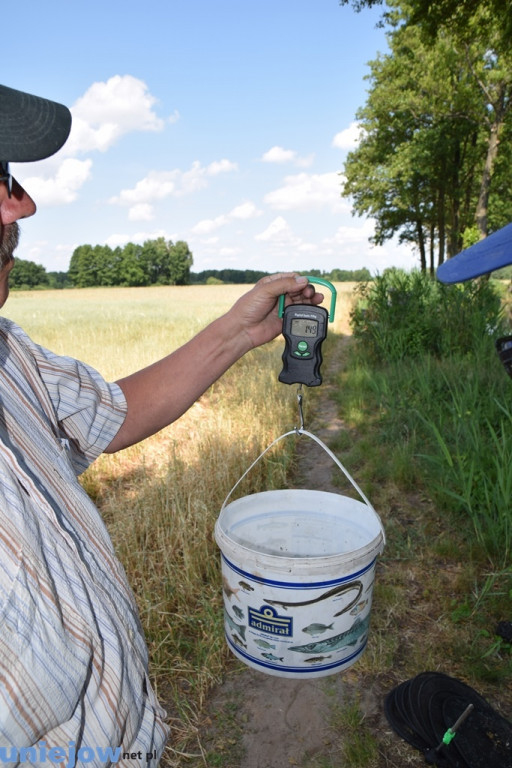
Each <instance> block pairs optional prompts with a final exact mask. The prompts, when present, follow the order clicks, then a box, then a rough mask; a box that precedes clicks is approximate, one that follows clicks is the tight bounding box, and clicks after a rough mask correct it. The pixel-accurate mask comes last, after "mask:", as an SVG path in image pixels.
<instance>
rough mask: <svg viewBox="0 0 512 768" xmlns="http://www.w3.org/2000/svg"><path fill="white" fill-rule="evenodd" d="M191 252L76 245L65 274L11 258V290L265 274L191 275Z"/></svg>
mask: <svg viewBox="0 0 512 768" xmlns="http://www.w3.org/2000/svg"><path fill="white" fill-rule="evenodd" d="M192 263H193V257H192V253H191V251H190V250H189V247H188V245H187V243H185V242H184V241H178V242H177V243H176V244H173V243H172V242H170V241H169V242H166V241H165V240H164V239H163V238H159V239H157V240H148V241H147V242H145V243H144V244H143V245H134V244H133V243H128V245H126V246H125V247H124V248H115V249H112V248H109V247H108V246H106V245H95V246H91V245H81V246H79V247H78V248H76V249H75V251H74V253H73V256H72V257H71V261H70V265H69V271H68V272H47V271H46V269H45V268H44V267H43V266H42V265H41V264H36V263H35V262H33V261H27V260H25V259H18V258H17V259H16V261H15V265H14V269H13V270H12V272H11V275H10V280H9V282H10V286H11V288H14V289H25V290H26V289H30V288H40V287H43V288H89V287H93V286H115V285H119V286H144V285H190V284H207V283H237V284H243V283H249V284H252V283H255V282H256V281H257V280H259V279H260V278H261V277H264V276H265V275H267V274H269V273H268V272H263V271H260V270H253V269H245V270H243V269H209V270H204V271H202V272H196V273H194V272H192V271H191V269H190V268H191V266H192ZM307 274H309V275H311V276H313V277H323V278H325V279H326V280H332V281H333V282H344V281H364V280H370V279H371V274H370V272H369V270H368V269H366V268H363V269H356V270H343V269H334V270H332V271H331V272H323V271H321V270H319V269H311V270H310V271H309V272H307Z"/></svg>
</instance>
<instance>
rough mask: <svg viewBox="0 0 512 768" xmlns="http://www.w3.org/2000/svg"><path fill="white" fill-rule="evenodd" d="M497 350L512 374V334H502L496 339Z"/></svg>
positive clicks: (506, 368) (507, 370) (507, 369)
mask: <svg viewBox="0 0 512 768" xmlns="http://www.w3.org/2000/svg"><path fill="white" fill-rule="evenodd" d="M496 350H497V352H498V355H499V358H500V360H501V362H502V363H503V365H504V366H505V370H506V372H507V373H508V375H509V376H512V336H502V337H501V339H497V340H496Z"/></svg>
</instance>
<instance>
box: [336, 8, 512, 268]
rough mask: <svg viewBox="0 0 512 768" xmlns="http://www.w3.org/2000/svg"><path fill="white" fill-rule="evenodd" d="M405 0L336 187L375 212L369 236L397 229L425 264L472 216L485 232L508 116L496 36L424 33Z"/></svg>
mask: <svg viewBox="0 0 512 768" xmlns="http://www.w3.org/2000/svg"><path fill="white" fill-rule="evenodd" d="M401 8H404V9H406V10H405V11H401V10H400V9H401ZM408 8H409V6H408V5H406V3H403V2H401V3H396V9H395V11H394V12H393V13H389V14H388V16H387V19H388V22H389V23H390V24H391V25H392V27H393V29H392V32H391V33H390V35H389V41H390V50H391V53H390V54H388V55H386V56H381V57H380V58H379V59H378V60H377V61H375V62H372V63H371V76H370V79H371V81H372V88H371V90H370V94H369V98H368V102H367V105H366V106H365V107H364V108H363V109H361V110H360V111H359V113H358V117H359V119H360V123H361V127H362V138H361V142H360V144H359V147H358V148H357V149H356V150H355V151H354V152H352V153H351V154H350V155H349V156H348V158H347V163H346V166H345V172H346V178H347V181H346V184H345V186H344V194H350V195H352V196H353V198H354V210H355V212H357V213H359V214H363V213H366V214H370V215H372V216H374V217H375V219H376V222H377V226H376V234H375V238H374V239H375V242H378V243H381V242H383V241H384V240H385V239H387V238H389V237H391V236H393V235H394V234H397V233H398V234H399V238H400V240H401V241H402V242H404V241H405V242H413V243H414V244H415V245H416V246H417V247H418V249H419V252H420V262H421V266H422V269H426V265H427V255H428V256H429V259H430V269H431V271H433V270H434V250H435V245H436V244H437V247H438V263H442V261H443V260H444V258H445V256H446V255H448V256H451V255H453V254H454V253H456V252H457V251H458V250H459V249H460V247H461V246H462V238H463V233H464V231H465V230H466V229H467V228H469V227H472V226H474V224H475V222H476V223H477V226H478V228H479V232H480V233H481V235H485V234H486V233H487V226H488V208H489V200H490V199H491V197H492V183H494V184H495V186H498V184H501V186H502V187H503V178H506V179H507V183H508V184H509V185H510V182H511V178H510V172H509V170H508V168H509V167H510V166H508V167H506V166H505V165H500V164H498V163H497V159H498V155H497V149H498V143H499V142H498V139H499V135H500V132H501V133H504V132H505V131H506V130H507V121H508V122H509V121H510V103H511V98H510V95H511V94H510V76H511V74H512V67H511V65H510V55H509V54H508V53H505V54H503V55H502V54H498V52H497V51H498V41H496V45H495V49H490V48H489V37H486V38H485V39H483V38H482V37H481V36H480V37H479V35H478V34H477V33H476V31H475V34H474V35H473V39H472V40H469V38H468V39H466V40H465V41H463V40H462V39H461V38H460V37H453V36H452V35H451V33H449V32H448V31H446V30H441V31H440V32H439V33H438V35H437V37H436V38H435V40H432V39H431V38H430V39H426V38H425V36H424V34H423V32H422V29H421V28H420V27H419V26H415V25H413V24H411V23H410V17H409V16H408V15H407V9H408ZM486 20H487V21H488V19H487V17H486ZM475 23H476V22H475ZM496 169H499V171H500V174H501V178H499V179H498V180H495V178H494V175H493V174H494V172H495V171H496ZM508 198H509V199H510V194H508ZM495 218H496V217H494V219H495ZM501 223H505V222H501ZM501 223H500V224H501Z"/></svg>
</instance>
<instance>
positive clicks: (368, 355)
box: [350, 270, 512, 568]
mask: <svg viewBox="0 0 512 768" xmlns="http://www.w3.org/2000/svg"><path fill="white" fill-rule="evenodd" d="M361 293H362V299H363V300H364V303H362V302H360V303H359V305H358V306H357V307H356V309H355V311H354V313H353V324H354V333H355V336H356V338H357V339H358V340H359V342H360V343H359V344H358V347H357V353H356V355H357V357H356V358H355V359H354V361H353V366H352V373H351V374H350V375H351V376H354V377H357V378H358V380H361V377H362V371H365V370H366V385H367V390H369V391H372V392H373V396H374V398H375V400H374V402H376V403H377V404H378V419H379V423H380V429H381V434H382V436H383V438H384V439H385V440H386V442H387V443H389V446H390V447H391V450H392V452H393V453H394V454H396V455H398V454H399V453H400V452H401V461H400V462H397V465H398V464H400V467H401V469H402V471H403V472H404V476H403V477H402V478H401V479H402V480H405V481H406V482H407V476H408V477H409V479H410V481H411V483H412V482H415V481H416V480H417V478H418V475H419V474H421V475H422V477H423V480H424V482H425V483H426V484H428V488H429V492H430V493H431V495H432V496H433V498H435V499H436V500H437V501H438V503H440V504H442V505H443V507H444V508H445V510H446V512H447V513H450V514H451V515H452V518H455V519H456V520H458V524H459V525H462V526H463V527H465V528H466V530H467V534H468V542H469V545H470V546H473V541H474V540H475V539H476V542H477V544H478V546H479V547H480V550H481V552H482V554H483V555H484V556H485V557H486V558H487V559H488V560H489V562H490V563H491V565H492V567H493V568H506V567H507V566H509V565H510V557H511V553H512V383H511V381H510V379H509V378H508V377H507V375H506V373H505V371H504V370H503V368H502V366H501V364H500V362H499V360H498V358H497V355H496V353H495V349H494V338H495V336H496V335H498V334H499V333H501V332H502V331H503V330H504V319H503V312H502V306H501V301H500V297H499V295H498V293H497V292H496V291H495V289H494V288H493V286H492V285H491V284H490V283H488V282H476V281H473V283H470V284H467V285H464V286H462V287H459V286H451V287H446V286H442V285H440V284H439V283H436V282H434V281H432V280H430V279H429V278H428V277H427V276H425V275H421V274H420V273H412V274H406V273H404V272H401V271H399V270H390V271H389V272H387V273H384V275H383V276H382V277H380V278H377V280H376V281H375V282H374V283H373V284H370V285H368V286H365V287H364V288H363V289H362V292H361ZM352 389H355V386H354V387H352ZM359 397H360V394H359ZM374 414H375V411H374ZM390 466H393V462H391V463H390ZM468 523H469V526H468Z"/></svg>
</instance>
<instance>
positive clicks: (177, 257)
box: [169, 240, 194, 285]
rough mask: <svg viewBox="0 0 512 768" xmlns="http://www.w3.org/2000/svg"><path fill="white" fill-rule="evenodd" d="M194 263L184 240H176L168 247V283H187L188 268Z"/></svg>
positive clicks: (188, 280) (188, 281)
mask: <svg viewBox="0 0 512 768" xmlns="http://www.w3.org/2000/svg"><path fill="white" fill-rule="evenodd" d="M193 263H194V259H193V256H192V252H191V251H190V250H189V247H188V245H187V243H186V242H185V241H184V240H178V242H177V243H176V244H175V245H172V246H171V247H170V248H169V283H170V284H171V285H189V283H190V268H191V267H192V264H193Z"/></svg>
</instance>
